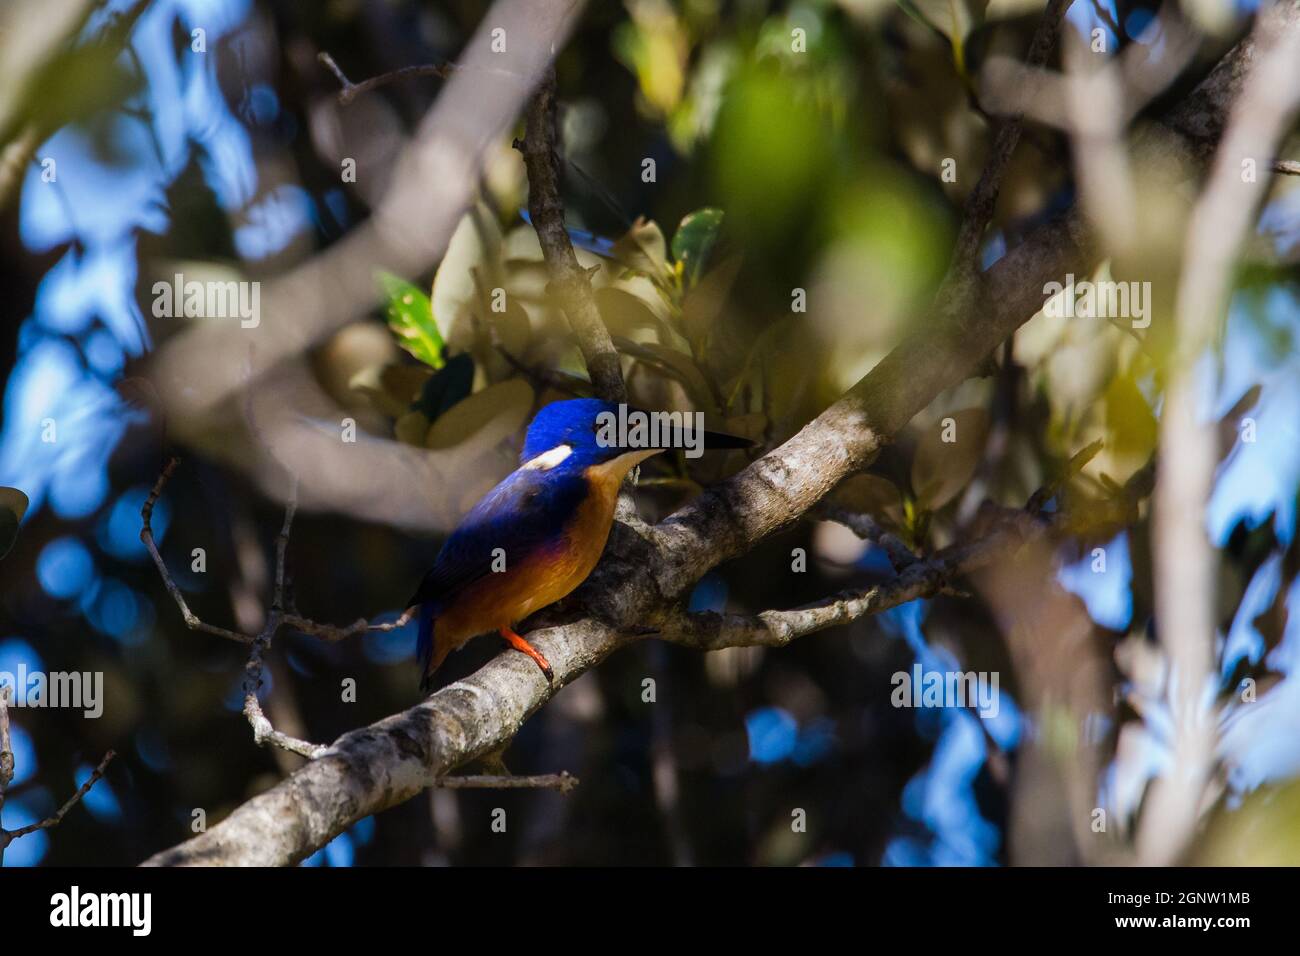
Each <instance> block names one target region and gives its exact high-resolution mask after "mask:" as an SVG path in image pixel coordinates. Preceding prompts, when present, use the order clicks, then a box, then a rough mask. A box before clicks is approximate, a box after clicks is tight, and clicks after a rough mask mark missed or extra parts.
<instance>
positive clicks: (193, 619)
mask: <svg viewBox="0 0 1300 956" xmlns="http://www.w3.org/2000/svg"><path fill="white" fill-rule="evenodd" d="M180 463H181V460H180V459H179V458H172V459H171V460H169V461H168V462H167V465H166V467H164V468H163V470H162V474H160V475H159V476H158V480H157V481H156V482H154V486H153V490H152V491H150V492H149V497H148V498H146V499H145V502H144V507H142V508H141V509H140V520H141V522H142V526H141V528H140V540H141V541H142V542H144V546H145V547H146V548H147V549H148V551H149V555H150V557H152V558H153V563H154V565H155V566H156V567H157V568H158V574H159V575H161V576H162V580H163V584H164V585H165V586H166V588H167V593H168V594H170V595H171V596H172V600H174V601H175V602H176V606H177V607H178V608H180V611H181V618H182V619H184V621H185V626H186V627H188V628H189V629H190V630H191V631H202V632H203V633H204V634H215V635H216V636H217V637H224V638H225V639H226V640H228V641H236V642H237V643H240V644H251V643H253V638H251V637H249V636H248V635H247V634H241V633H239V632H238V631H229V630H226V628H224V627H215V626H213V625H211V624H205V623H204V622H203V621H201V620H200V619H199V617H198V615H197V614H195V613H194V612H193V611H191V610H190V607H189V605H188V604H186V603H185V596H184V595H183V594H181V589H180V588H179V587H177V586H176V582H175V581H174V580H172V576H171V573H170V572H169V571H168V570H167V564H166V562H164V561H163V559H162V555H161V554H160V553H159V552H158V545H157V543H156V542H155V541H154V537H153V509H154V506H155V505H156V504H158V499H159V498H160V497H161V496H162V492H163V488H164V487H165V486H166V485H167V482H168V481H169V480H170V479H171V476H172V473H173V472H175V471H176V466H177V465H179V464H180Z"/></svg>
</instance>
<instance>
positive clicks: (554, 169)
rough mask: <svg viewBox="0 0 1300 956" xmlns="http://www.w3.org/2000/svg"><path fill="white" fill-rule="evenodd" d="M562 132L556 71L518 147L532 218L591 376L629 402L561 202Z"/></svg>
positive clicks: (604, 392) (546, 78) (607, 394)
mask: <svg viewBox="0 0 1300 956" xmlns="http://www.w3.org/2000/svg"><path fill="white" fill-rule="evenodd" d="M558 139H559V132H558V130H557V129H556V110H555V71H554V69H547V70H546V72H545V74H544V75H543V77H542V82H541V84H540V85H539V86H538V87H537V92H536V93H534V94H533V99H532V102H531V103H530V104H529V106H528V119H527V123H526V126H525V130H524V141H523V143H516V144H515V145H516V146H518V147H519V148H520V150H521V151H522V152H523V154H524V165H525V166H526V167H527V169H528V214H529V217H530V218H531V219H532V221H533V228H534V229H536V230H537V239H538V242H540V243H541V246H542V255H543V257H544V258H545V259H546V267H547V269H548V270H549V271H550V273H551V287H552V289H553V290H554V292H555V294H556V296H557V297H558V298H559V300H560V305H561V307H562V308H563V309H564V314H565V315H567V316H568V317H569V325H570V326H571V327H572V328H573V334H574V335H575V336H576V337H577V339H578V347H579V348H580V349H581V350H582V357H583V359H584V361H586V363H587V372H588V373H589V374H590V375H591V382H592V384H593V385H594V386H595V387H596V393H597V394H598V395H600V397H601V398H604V399H606V400H607V401H611V402H625V401H627V388H626V387H625V386H624V384H623V372H622V370H621V369H620V367H619V361H618V352H617V351H616V350H615V348H614V342H613V340H612V339H610V337H609V330H608V329H606V328H605V323H604V321H603V320H602V319H601V317H600V312H599V311H598V310H597V308H596V299H595V297H594V296H593V295H592V294H591V277H590V276H589V275H588V274H587V272H586V270H585V269H583V268H582V266H580V265H579V264H578V257H577V255H576V254H575V253H574V251H573V243H572V241H570V239H569V233H568V230H566V229H565V228H564V206H563V204H562V203H561V202H560V159H559V143H558Z"/></svg>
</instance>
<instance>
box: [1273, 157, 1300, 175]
mask: <svg viewBox="0 0 1300 956" xmlns="http://www.w3.org/2000/svg"><path fill="white" fill-rule="evenodd" d="M1273 172H1275V173H1281V174H1282V175H1283V176H1300V160H1295V159H1275V160H1273Z"/></svg>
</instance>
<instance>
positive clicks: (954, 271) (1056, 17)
mask: <svg viewBox="0 0 1300 956" xmlns="http://www.w3.org/2000/svg"><path fill="white" fill-rule="evenodd" d="M1072 2H1073V0H1048V4H1047V9H1046V10H1044V11H1043V19H1042V20H1040V21H1039V24H1038V29H1037V30H1036V31H1035V33H1034V38H1033V40H1032V41H1030V44H1029V52H1028V54H1026V56H1025V65H1026V67H1027V68H1029V69H1034V68H1037V67H1041V66H1043V65H1044V64H1045V63H1046V62H1047V58H1048V56H1050V55H1051V52H1052V50H1053V49H1054V48H1055V46H1056V41H1057V38H1058V37H1059V36H1060V34H1061V21H1062V19H1063V18H1064V16H1065V11H1066V9H1068V8H1069V6H1070V4H1071V3H1072ZM1023 128H1024V113H1016V114H1015V115H1013V116H1011V117H1010V118H1008V119H1007V121H1006V122H1005V123H1003V124H1002V126H1001V128H999V129H998V132H997V135H996V136H994V138H993V147H992V149H991V150H990V152H989V159H988V162H987V163H986V164H985V165H984V170H983V171H982V172H981V173H980V178H979V181H978V182H977V183H976V184H975V188H974V189H973V190H971V193H970V195H969V196H968V197H967V198H966V206H965V210H964V215H963V216H962V223H961V231H960V232H959V233H958V235H957V242H956V246H955V248H954V249H953V255H952V265H951V266H950V268H949V278H950V279H951V280H952V281H954V282H956V283H957V284H958V285H959V286H960V285H961V284H962V282H963V281H964V280H966V279H969V278H970V277H973V276H974V275H976V274H977V273H978V272H979V250H980V245H981V244H982V243H983V240H984V232H985V230H986V229H987V228H988V224H989V222H990V221H991V220H992V218H993V210H994V207H995V206H996V205H997V201H998V193H999V191H1000V190H1001V186H1002V176H1003V174H1004V173H1005V172H1006V170H1007V166H1008V165H1010V163H1011V155H1012V154H1013V153H1014V152H1015V150H1016V145H1017V144H1018V143H1019V142H1020V134H1021V131H1022V129H1023Z"/></svg>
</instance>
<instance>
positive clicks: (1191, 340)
mask: <svg viewBox="0 0 1300 956" xmlns="http://www.w3.org/2000/svg"><path fill="white" fill-rule="evenodd" d="M1288 6H1289V8H1290V14H1291V16H1292V19H1294V13H1295V6H1294V5H1279V6H1278V7H1274V8H1272V9H1269V10H1266V11H1264V12H1263V13H1261V14H1260V16H1259V18H1258V20H1257V22H1256V24H1255V29H1254V31H1253V33H1254V36H1255V37H1256V39H1257V42H1258V46H1259V51H1260V52H1259V54H1258V62H1257V63H1256V64H1255V68H1254V70H1252V72H1251V74H1250V77H1249V79H1248V80H1247V82H1246V86H1245V89H1244V90H1243V91H1242V94H1241V98H1240V100H1239V101H1238V103H1237V105H1236V106H1235V107H1234V108H1233V110H1232V113H1231V119H1230V121H1229V124H1228V127H1227V130H1226V132H1225V133H1224V137H1223V142H1222V143H1221V144H1220V146H1219V148H1218V151H1217V153H1216V154H1215V158H1214V163H1213V167H1212V169H1211V172H1210V178H1209V182H1208V184H1207V185H1206V188H1205V190H1204V192H1203V194H1202V196H1201V198H1200V200H1199V201H1198V202H1197V204H1196V208H1195V209H1194V210H1193V212H1192V219H1191V223H1190V226H1189V229H1188V235H1187V244H1186V253H1185V255H1184V261H1183V267H1182V273H1181V276H1180V280H1179V286H1178V302H1177V332H1178V341H1177V348H1176V351H1175V354H1174V356H1173V359H1172V363H1171V367H1170V370H1169V382H1168V385H1167V387H1166V390H1165V401H1164V411H1163V414H1162V415H1161V417H1160V456H1161V457H1160V466H1159V468H1158V473H1157V481H1156V490H1155V502H1154V509H1153V517H1154V521H1153V544H1154V552H1155V585H1156V619H1157V621H1159V624H1160V628H1159V637H1160V643H1161V644H1162V645H1163V647H1164V649H1165V652H1166V654H1167V655H1168V658H1169V661H1170V665H1171V668H1172V671H1173V674H1174V675H1176V676H1175V677H1174V679H1172V680H1171V681H1170V682H1169V683H1170V687H1171V691H1170V694H1171V699H1170V702H1169V703H1170V711H1171V713H1172V716H1173V727H1174V733H1173V737H1174V741H1173V751H1174V759H1173V765H1172V767H1171V768H1170V769H1169V770H1168V771H1167V772H1166V773H1165V774H1163V775H1162V776H1161V777H1159V778H1157V780H1156V781H1155V782H1154V783H1153V785H1152V790H1151V794H1150V796H1149V797H1148V803H1147V805H1146V807H1145V808H1144V810H1143V814H1142V820H1141V826H1140V829H1139V832H1138V837H1137V844H1138V852H1139V855H1140V857H1141V859H1142V862H1144V863H1145V864H1147V865H1167V864H1170V863H1173V862H1175V861H1176V860H1177V859H1178V858H1179V857H1180V855H1181V854H1182V852H1183V850H1184V848H1185V847H1186V845H1187V843H1188V841H1189V840H1190V839H1191V837H1192V835H1193V833H1194V832H1195V828H1196V823H1197V820H1198V819H1199V815H1200V812H1201V805H1202V795H1203V794H1204V792H1205V788H1206V785H1207V784H1208V783H1209V781H1210V778H1211V774H1212V771H1213V766H1214V753H1215V743H1216V734H1215V725H1214V717H1213V715H1212V713H1210V712H1209V711H1208V710H1207V708H1206V705H1205V700H1206V694H1207V693H1208V691H1209V689H1210V686H1211V684H1212V681H1213V675H1214V641H1215V634H1216V617H1217V601H1218V598H1217V595H1218V590H1219V587H1218V585H1219V581H1218V577H1219V568H1218V553H1217V552H1216V551H1215V549H1214V546H1213V545H1212V543H1211V542H1210V540H1209V537H1208V535H1207V534H1206V529H1205V513H1206V507H1207V505H1208V503H1209V499H1210V493H1211V491H1212V489H1213V486H1214V471H1215V468H1216V467H1217V465H1218V457H1219V456H1218V438H1217V435H1216V427H1215V424H1214V423H1213V422H1202V421H1200V417H1199V415H1198V411H1197V406H1198V404H1199V403H1200V401H1201V400H1202V399H1203V397H1204V396H1205V395H1207V394H1210V393H1211V392H1210V388H1211V385H1210V383H1209V382H1208V381H1207V380H1206V372H1205V369H1204V367H1203V366H1198V364H1197V363H1198V360H1199V359H1200V358H1201V357H1202V356H1203V354H1204V352H1205V350H1206V349H1207V348H1209V347H1211V346H1212V344H1213V342H1214V339H1215V336H1216V334H1217V332H1218V329H1219V325H1220V322H1221V320H1222V317H1223V315H1224V313H1225V312H1226V309H1227V304H1228V297H1229V295H1230V293H1231V291H1232V278H1233V270H1234V266H1235V263H1236V257H1237V253H1238V250H1239V249H1240V247H1241V245H1242V243H1243V242H1244V240H1245V238H1246V236H1247V234H1248V233H1249V231H1250V229H1251V227H1252V224H1253V223H1254V221H1255V218H1256V210H1257V208H1258V206H1259V203H1260V202H1261V201H1262V199H1263V198H1264V194H1265V191H1266V189H1267V187H1268V181H1267V180H1257V179H1256V178H1255V177H1247V176H1243V175H1242V162H1243V160H1244V159H1248V158H1253V157H1267V156H1273V155H1276V154H1275V149H1276V146H1277V143H1278V140H1279V139H1280V138H1281V137H1282V135H1283V133H1285V131H1286V130H1287V129H1288V128H1289V124H1290V122H1291V120H1292V118H1293V117H1294V116H1295V114H1296V112H1297V109H1300V31H1296V30H1294V29H1290V30H1288V29H1287V28H1286V27H1287V10H1288Z"/></svg>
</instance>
